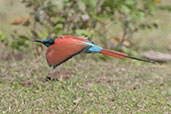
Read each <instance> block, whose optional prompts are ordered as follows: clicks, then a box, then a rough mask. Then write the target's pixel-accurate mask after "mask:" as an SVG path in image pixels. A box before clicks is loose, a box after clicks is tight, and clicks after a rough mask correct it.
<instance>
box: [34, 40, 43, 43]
mask: <svg viewBox="0 0 171 114" xmlns="http://www.w3.org/2000/svg"><path fill="white" fill-rule="evenodd" d="M33 42H40V43H43V40H33Z"/></svg>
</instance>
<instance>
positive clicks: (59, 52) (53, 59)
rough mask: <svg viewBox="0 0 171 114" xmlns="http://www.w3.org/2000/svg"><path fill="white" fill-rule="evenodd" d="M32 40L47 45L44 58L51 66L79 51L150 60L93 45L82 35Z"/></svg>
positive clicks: (60, 62)
mask: <svg viewBox="0 0 171 114" xmlns="http://www.w3.org/2000/svg"><path fill="white" fill-rule="evenodd" d="M34 42H40V43H42V44H44V45H45V46H46V47H48V49H47V52H46V59H47V62H48V64H49V66H50V67H53V68H55V67H57V66H58V65H60V64H62V63H64V62H66V61H67V60H69V59H70V58H72V57H73V56H75V55H78V54H80V53H101V54H104V55H108V56H112V57H116V58H120V59H124V58H129V59H135V60H138V61H144V62H151V61H150V60H144V59H140V58H135V57H131V56H128V55H127V54H125V53H122V52H117V51H112V50H108V49H104V48H102V47H100V46H97V45H95V44H94V43H92V42H91V41H90V40H89V39H88V38H87V37H84V36H71V35H64V36H61V38H59V39H54V38H47V39H46V40H34Z"/></svg>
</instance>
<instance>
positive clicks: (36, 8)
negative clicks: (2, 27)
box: [0, 0, 170, 53]
mask: <svg viewBox="0 0 171 114" xmlns="http://www.w3.org/2000/svg"><path fill="white" fill-rule="evenodd" d="M22 3H23V4H24V5H25V6H26V7H28V8H30V9H31V10H32V12H31V14H30V17H32V18H28V17H21V18H17V19H16V20H14V22H13V23H12V24H13V25H15V26H19V25H20V24H22V25H23V26H25V25H26V26H25V27H28V31H30V32H29V33H30V34H24V35H23V34H22V33H17V34H15V33H14V34H12V37H13V39H16V40H13V41H14V43H12V45H10V46H11V47H12V48H14V49H17V50H22V49H23V47H27V48H28V47H29V46H31V45H30V44H29V40H33V39H45V38H46V37H60V36H61V35H63V34H65V35H84V36H87V37H90V39H91V38H95V37H96V38H98V39H96V40H98V41H99V42H101V43H102V44H103V46H104V47H105V46H107V44H108V40H109V39H108V38H106V36H107V34H108V32H107V31H106V30H105V27H104V26H105V25H104V24H105V23H106V22H107V23H109V24H111V23H113V24H115V23H119V24H120V25H121V28H122V32H123V33H122V35H121V36H118V37H119V38H118V39H120V40H117V41H118V43H117V45H115V46H113V47H114V48H116V47H117V48H118V49H120V50H121V51H124V50H126V52H127V53H129V51H128V50H129V48H127V47H123V46H124V42H125V41H126V42H128V43H129V42H131V38H132V37H133V35H134V33H135V32H137V31H138V30H145V29H152V28H157V27H158V24H157V23H156V22H155V20H154V22H148V23H147V21H146V19H147V18H148V17H149V16H153V15H154V13H155V11H156V10H157V9H159V10H161V9H162V10H163V9H168V10H169V11H170V6H167V7H165V6H161V5H158V4H160V0H22ZM25 22H27V23H26V24H23V23H25ZM28 22H29V23H28ZM30 23H31V24H30ZM98 26H100V27H101V28H102V29H103V31H102V30H99V29H98ZM16 31H17V30H16ZM2 36H3V35H1V37H0V39H1V40H3V39H4V36H3V37H2ZM112 37H115V36H112ZM93 40H94V39H93ZM115 41H116V40H115ZM7 42H8V41H7ZM129 44H132V43H129ZM132 45H134V44H132ZM129 46H130V45H129ZM131 53H132V52H131ZM133 53H134V52H133Z"/></svg>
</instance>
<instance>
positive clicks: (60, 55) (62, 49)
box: [46, 40, 90, 68]
mask: <svg viewBox="0 0 171 114" xmlns="http://www.w3.org/2000/svg"><path fill="white" fill-rule="evenodd" d="M89 47H90V46H89V45H87V44H84V43H83V42H82V41H76V40H72V42H71V41H70V40H69V41H68V40H62V41H61V42H60V43H58V44H54V45H52V46H50V47H49V48H48V50H47V53H46V58H47V62H48V64H49V65H50V66H53V67H54V68H55V67H56V66H58V65H60V64H62V63H63V62H65V61H67V60H68V59H70V58H72V57H73V56H75V55H77V54H79V53H81V52H82V51H84V50H85V49H87V48H89Z"/></svg>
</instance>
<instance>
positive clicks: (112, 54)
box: [99, 49, 152, 62]
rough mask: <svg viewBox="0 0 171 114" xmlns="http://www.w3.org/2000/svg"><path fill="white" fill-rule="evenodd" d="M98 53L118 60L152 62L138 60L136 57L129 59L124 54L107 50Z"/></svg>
mask: <svg viewBox="0 0 171 114" xmlns="http://www.w3.org/2000/svg"><path fill="white" fill-rule="evenodd" d="M99 53H102V54H104V55H108V56H112V57H116V58H120V59H124V58H129V59H134V60H138V61H144V62H152V61H150V60H144V59H140V58H136V57H131V56H128V55H127V54H125V53H121V52H117V51H112V50H108V49H102V50H101V51H100V52H99Z"/></svg>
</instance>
